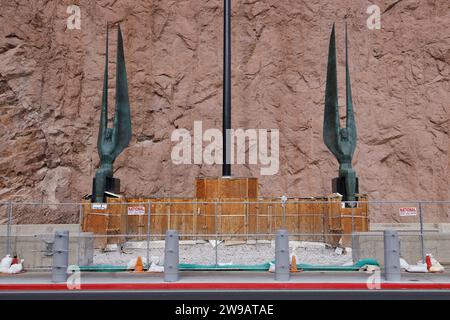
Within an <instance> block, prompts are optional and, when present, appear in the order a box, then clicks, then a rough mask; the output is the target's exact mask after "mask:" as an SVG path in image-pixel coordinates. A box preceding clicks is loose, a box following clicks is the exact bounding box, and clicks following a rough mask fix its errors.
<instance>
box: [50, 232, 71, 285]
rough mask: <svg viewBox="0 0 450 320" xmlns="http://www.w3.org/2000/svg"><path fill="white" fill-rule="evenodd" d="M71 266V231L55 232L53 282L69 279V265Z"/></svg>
mask: <svg viewBox="0 0 450 320" xmlns="http://www.w3.org/2000/svg"><path fill="white" fill-rule="evenodd" d="M68 266H69V231H67V230H62V231H60V230H58V231H56V232H55V242H54V244H53V264H52V282H66V281H67V277H68V275H67V267H68Z"/></svg>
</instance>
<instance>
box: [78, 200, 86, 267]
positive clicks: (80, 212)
mask: <svg viewBox="0 0 450 320" xmlns="http://www.w3.org/2000/svg"><path fill="white" fill-rule="evenodd" d="M78 210H79V220H80V221H79V223H78V244H77V245H78V249H77V250H78V252H77V265H78V266H81V234H82V233H83V229H82V227H81V225H82V223H83V205H82V204H81V203H80V204H79V209H78ZM84 250H86V245H85V246H84ZM85 256H86V255H85Z"/></svg>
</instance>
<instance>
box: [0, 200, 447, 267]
mask: <svg viewBox="0 0 450 320" xmlns="http://www.w3.org/2000/svg"><path fill="white" fill-rule="evenodd" d="M102 205H103V207H101V206H102ZM89 221H90V222H89ZM87 225H89V226H90V228H91V229H89V228H87ZM169 229H175V230H177V231H178V232H179V235H180V263H185V264H199V265H200V264H201V265H215V266H226V265H236V264H239V265H248V266H253V265H259V264H264V263H267V262H269V261H272V260H273V259H274V250H273V248H274V239H275V234H276V232H277V230H279V229H286V230H288V232H289V239H290V251H291V253H295V254H296V256H297V257H298V260H299V262H302V263H305V264H311V265H328V266H344V265H351V264H352V263H356V262H357V261H359V260H361V259H368V258H370V259H376V260H377V261H379V262H380V263H381V264H382V263H383V231H384V230H386V229H395V230H398V231H399V235H400V242H401V244H400V247H401V252H402V256H403V257H404V258H405V259H406V260H407V261H408V262H410V263H414V264H415V263H417V262H418V261H421V260H423V259H424V256H425V255H426V254H428V253H431V254H433V256H434V257H436V258H437V259H438V260H439V261H440V262H441V263H444V264H450V257H449V256H450V202H428V201H390V202H387V201H365V202H361V201H360V202H358V203H357V204H355V203H344V202H341V201H334V200H333V201H317V200H315V201H308V200H298V199H287V201H285V202H282V201H280V200H279V199H277V200H276V201H274V200H264V199H262V200H261V199H260V200H259V201H258V202H257V203H256V202H252V201H241V202H224V201H217V202H201V201H197V202H195V203H192V202H189V203H186V201H183V200H182V199H178V200H173V199H171V200H166V199H164V200H159V201H147V202H138V201H137V202H133V203H129V202H127V203H121V202H117V203H107V204H106V206H105V204H92V203H72V204H70V203H65V204H42V203H40V204H39V203H28V204H27V203H14V202H4V203H0V254H1V256H4V255H5V254H6V253H9V254H11V255H14V254H17V255H19V256H20V257H22V258H24V259H25V265H26V266H27V267H28V269H29V270H44V269H49V268H50V266H51V259H52V243H53V238H54V232H55V231H56V230H69V233H70V244H69V250H70V263H71V264H74V265H80V266H88V265H114V266H126V264H127V263H128V262H129V261H130V260H131V259H132V258H135V257H136V256H141V257H143V258H144V260H145V261H146V262H151V261H153V262H154V263H162V261H163V260H164V238H165V232H166V231H167V230H169ZM102 230H103V232H99V231H102Z"/></svg>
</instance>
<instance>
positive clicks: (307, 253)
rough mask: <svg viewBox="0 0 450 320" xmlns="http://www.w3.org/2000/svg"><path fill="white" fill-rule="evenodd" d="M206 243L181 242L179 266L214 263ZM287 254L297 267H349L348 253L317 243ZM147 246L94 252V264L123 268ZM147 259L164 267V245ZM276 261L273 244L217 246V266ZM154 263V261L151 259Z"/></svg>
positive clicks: (293, 247)
mask: <svg viewBox="0 0 450 320" xmlns="http://www.w3.org/2000/svg"><path fill="white" fill-rule="evenodd" d="M214 244H215V243H213V245H212V244H211V243H210V242H208V241H185V242H183V241H180V249H179V252H180V263H193V264H203V265H211V264H215V263H216V250H215V248H214ZM289 247H290V248H289V250H290V253H291V254H292V253H295V254H296V255H297V263H307V264H319V265H344V264H347V265H348V264H350V263H351V260H352V257H351V252H350V250H336V248H331V247H328V246H326V245H325V244H324V243H320V242H305V241H290V243H289ZM146 248H147V244H146V242H145V241H144V242H133V243H127V244H126V245H124V246H123V249H122V250H120V249H118V250H117V251H111V252H102V251H100V250H95V253H94V264H110V265H117V266H126V265H127V264H128V262H129V261H130V260H131V259H133V258H135V257H137V256H141V257H146V256H147V250H146ZM149 248H150V250H149V256H153V257H159V265H162V264H163V263H164V241H152V242H150V246H149ZM274 259H275V242H274V241H258V242H257V243H256V242H255V241H253V242H250V241H249V242H245V241H241V242H238V241H232V242H231V241H228V242H227V241H224V242H222V243H219V245H218V246H217V262H218V263H219V264H245V265H251V264H261V263H267V262H270V261H272V260H274ZM152 260H153V259H152Z"/></svg>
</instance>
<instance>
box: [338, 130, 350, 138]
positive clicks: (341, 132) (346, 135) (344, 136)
mask: <svg viewBox="0 0 450 320" xmlns="http://www.w3.org/2000/svg"><path fill="white" fill-rule="evenodd" d="M339 134H340V136H341V139H342V140H344V141H347V140H348V131H347V128H342V129H340V130H339Z"/></svg>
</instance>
